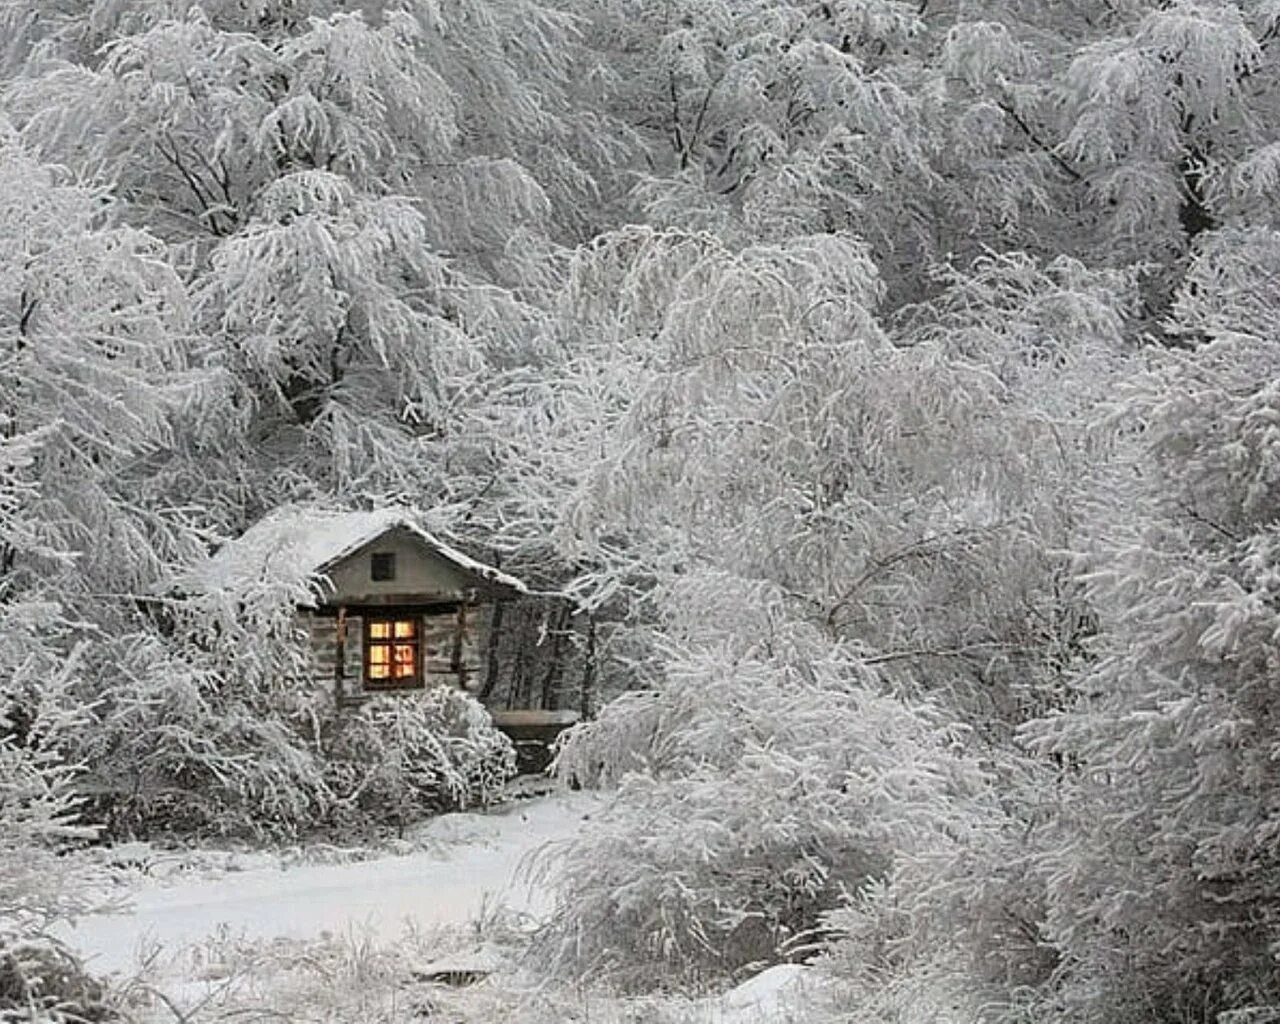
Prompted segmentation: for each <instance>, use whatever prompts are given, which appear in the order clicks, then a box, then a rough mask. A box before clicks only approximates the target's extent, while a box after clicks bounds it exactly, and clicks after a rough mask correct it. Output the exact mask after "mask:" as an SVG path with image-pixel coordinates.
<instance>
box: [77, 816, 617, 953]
mask: <svg viewBox="0 0 1280 1024" xmlns="http://www.w3.org/2000/svg"><path fill="white" fill-rule="evenodd" d="M597 799H598V798H595V797H593V796H591V795H589V794H584V793H574V794H564V795H555V796H544V797H539V798H537V799H534V800H527V801H521V802H518V803H513V804H510V805H508V806H506V807H503V808H500V809H498V810H496V811H493V812H490V813H486V814H449V815H444V816H442V817H440V818H437V819H435V820H434V821H431V822H429V823H427V824H426V825H425V826H423V827H422V828H421V829H420V830H418V831H417V832H415V833H414V834H412V835H411V836H410V837H409V841H408V842H407V844H406V845H407V846H408V847H410V848H412V849H414V852H411V853H405V854H401V855H394V854H387V855H384V856H378V857H375V858H372V859H365V860H358V861H355V862H351V863H341V864H323V863H321V864H315V863H309V864H308V863H302V864H298V863H293V864H290V863H289V861H288V859H281V858H278V857H275V858H273V857H271V856H260V857H256V858H241V859H240V860H235V859H232V860H231V861H230V862H229V863H227V864H226V865H225V866H224V867H223V868H222V871H221V872H216V873H215V874H214V876H213V877H208V876H207V875H204V874H202V873H201V874H198V875H197V877H184V876H183V875H182V874H178V873H176V871H175V870H174V868H173V865H172V863H168V864H166V863H164V862H163V861H161V862H159V863H158V864H157V867H158V868H163V869H164V870H157V871H155V872H153V873H151V874H141V875H138V876H137V877H136V878H135V879H134V882H133V885H132V887H131V888H132V889H133V891H132V892H131V893H129V895H128V899H129V906H128V907H127V908H126V909H125V910H124V912H122V913H118V914H109V915H96V916H92V917H86V918H82V919H81V920H80V921H78V922H77V923H76V925H75V926H74V928H72V929H69V930H68V932H67V933H66V934H65V938H66V939H67V941H68V943H69V944H70V945H72V946H73V947H75V948H77V949H78V950H79V951H80V952H81V953H82V954H83V955H84V956H85V957H86V958H87V959H88V963H89V966H90V967H91V968H92V969H93V970H95V971H97V972H99V973H111V972H128V971H130V970H133V969H134V968H135V967H136V966H137V965H138V963H139V962H140V960H142V959H145V958H147V956H148V955H149V954H150V953H151V952H152V951H153V950H155V949H163V950H164V951H165V953H166V954H167V955H169V956H174V957H176V956H180V955H181V953H182V952H183V950H184V949H189V948H190V947H192V946H195V945H197V944H200V943H202V942H203V941H204V940H206V939H208V938H209V937H211V936H217V937H218V938H219V939H220V940H226V939H228V938H230V939H233V940H236V939H244V940H249V941H253V940H269V939H274V938H290V939H313V938H321V937H324V936H325V935H326V934H328V935H338V936H342V935H360V936H363V937H368V938H372V939H374V940H376V941H391V940H394V939H396V938H399V937H401V936H402V935H403V934H404V933H405V931H406V929H431V928H437V927H441V926H455V925H457V926H462V925H467V924H469V923H472V922H474V921H476V920H477V919H479V918H481V917H482V916H483V915H485V914H491V913H494V912H495V911H496V910H497V909H498V908H500V907H504V906H505V907H506V908H508V909H509V910H510V911H514V912H517V913H524V914H529V915H532V916H535V917H536V916H538V915H540V914H542V913H544V912H545V911H546V910H547V909H548V906H549V903H548V897H547V894H546V893H544V892H541V891H539V890H537V889H536V888H533V887H531V886H530V885H529V884H528V883H527V882H525V881H523V880H522V879H521V878H520V872H519V868H520V866H521V864H522V863H523V862H524V861H525V859H526V858H527V857H528V856H529V854H531V853H532V852H533V851H535V850H537V849H539V848H540V847H542V846H543V845H545V844H546V843H547V842H548V841H550V840H553V839H560V838H565V837H567V836H570V835H572V834H573V833H574V831H575V830H576V829H577V827H578V826H579V825H580V824H581V823H582V821H583V818H584V815H588V814H590V812H591V809H592V808H593V807H594V806H595V805H596V802H597ZM246 860H247V862H248V863H247V866H246V864H245V861H246Z"/></svg>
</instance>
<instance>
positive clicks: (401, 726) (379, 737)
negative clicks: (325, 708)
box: [324, 688, 515, 826]
mask: <svg viewBox="0 0 1280 1024" xmlns="http://www.w3.org/2000/svg"><path fill="white" fill-rule="evenodd" d="M327 732H328V735H327V736H326V737H325V740H324V773H325V782H326V785H327V787H328V789H329V791H330V794H331V798H332V800H333V808H332V810H331V811H330V813H331V814H332V815H333V816H334V818H335V819H337V820H339V821H346V822H350V823H352V824H359V823H362V822H370V821H376V822H379V823H383V822H385V823H388V824H396V825H401V826H403V825H406V824H409V823H411V822H413V821H416V820H418V819H420V818H422V817H424V816H426V815H428V814H431V813H434V812H438V811H443V810H458V809H462V808H466V807H484V806H487V805H489V804H494V803H498V802H499V801H501V800H502V798H503V794H504V790H505V786H506V783H507V780H508V779H510V778H511V776H512V775H514V774H515V749H514V748H513V747H512V745H511V741H510V740H509V739H507V737H506V736H504V735H503V734H502V733H500V732H498V731H497V729H495V728H494V727H493V723H492V722H491V721H490V720H489V716H488V714H487V713H486V712H485V710H484V708H483V707H481V706H480V705H479V704H477V703H476V702H475V700H474V699H473V698H472V697H470V696H468V695H467V694H464V693H459V692H457V691H456V690H448V689H444V688H436V689H434V690H429V691H428V692H427V693H425V694H423V695H422V696H421V697H420V698H419V697H411V698H404V697H391V698H381V699H377V700H374V701H370V702H367V703H365V704H363V705H361V706H360V708H359V709H358V710H352V711H350V712H348V713H346V714H343V715H341V716H339V717H338V718H337V719H336V720H334V721H332V722H331V723H330V724H329V726H328V728H327Z"/></svg>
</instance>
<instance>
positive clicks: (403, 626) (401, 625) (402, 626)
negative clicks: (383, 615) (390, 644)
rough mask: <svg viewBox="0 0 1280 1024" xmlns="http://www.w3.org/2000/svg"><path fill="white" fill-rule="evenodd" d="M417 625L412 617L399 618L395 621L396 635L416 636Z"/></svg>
mask: <svg viewBox="0 0 1280 1024" xmlns="http://www.w3.org/2000/svg"><path fill="white" fill-rule="evenodd" d="M417 627H418V624H417V623H416V622H414V621H413V620H412V619H404V620H401V621H399V622H397V623H396V636H397V637H406V636H417V634H418V628H417Z"/></svg>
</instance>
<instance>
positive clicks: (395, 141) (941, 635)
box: [0, 0, 1280, 1021]
mask: <svg viewBox="0 0 1280 1024" xmlns="http://www.w3.org/2000/svg"><path fill="white" fill-rule="evenodd" d="M0 37H2V38H3V39H4V46H3V48H0V75H3V76H4V77H3V92H2V95H3V99H4V102H3V111H4V118H5V120H4V122H3V124H2V125H0V367H2V372H0V625H3V626H4V627H5V628H4V630H3V633H2V634H0V670H2V671H3V676H0V680H2V686H3V689H2V690H0V697H3V698H4V703H3V707H0V764H3V765H6V766H8V765H10V764H11V763H12V770H11V771H7V772H6V773H5V775H4V779H0V823H6V824H7V823H12V825H11V826H10V827H8V828H7V829H0V832H3V833H4V837H2V838H0V857H4V856H8V853H7V852H6V851H8V850H10V848H11V847H10V846H6V845H3V844H6V843H10V842H12V849H13V850H26V849H29V848H31V847H33V846H44V847H47V846H48V844H50V843H52V844H56V843H57V842H58V841H59V838H60V837H61V836H63V835H64V829H65V828H67V827H70V826H72V825H74V823H75V821H76V816H77V814H79V815H80V818H81V820H89V819H87V818H85V809H86V806H87V807H89V808H91V809H94V810H96V811H97V812H99V813H100V815H101V814H108V815H110V816H111V817H110V818H109V819H108V820H109V822H110V823H114V824H116V825H117V827H122V826H124V824H125V823H128V827H142V826H143V825H145V824H146V823H147V822H154V821H156V820H161V819H166V818H168V817H170V816H171V814H172V810H173V808H174V807H176V806H179V805H181V806H182V807H183V808H185V809H186V810H187V811H189V812H190V813H193V814H194V815H195V819H196V820H190V821H187V822H185V824H187V825H191V826H197V827H205V828H209V827H213V828H249V829H259V830H261V829H266V828H274V827H289V828H296V827H301V826H303V825H304V824H305V823H309V822H315V821H318V820H333V819H334V818H341V819H343V820H349V819H350V816H352V815H356V816H358V815H362V814H368V813H381V812H380V811H377V810H375V809H374V808H371V807H370V806H369V805H368V803H363V804H362V803H361V801H360V800H355V799H351V800H346V801H344V800H343V799H342V794H344V793H345V794H348V795H350V794H354V793H359V794H361V799H363V800H365V801H373V802H375V803H376V804H377V807H378V808H381V809H382V811H385V812H386V813H395V814H410V813H414V812H416V811H418V810H421V809H423V807H424V805H425V804H429V803H430V802H431V799H434V798H433V797H428V796H426V794H434V793H439V792H444V791H450V789H451V787H456V786H459V785H470V784H472V783H470V782H466V781H465V780H479V781H476V782H475V784H477V785H479V786H481V787H482V788H484V787H486V786H489V785H490V784H491V781H492V780H491V777H490V769H489V767H486V766H490V765H492V764H493V763H494V758H495V757H497V758H498V760H501V755H500V754H497V753H495V750H494V749H493V747H492V743H491V738H490V737H489V735H488V734H487V733H485V732H484V726H483V722H482V720H481V719H478V718H477V717H476V713H477V712H476V709H475V708H473V707H471V706H467V707H459V708H454V709H435V710H432V709H429V708H418V709H415V710H413V711H412V712H411V711H409V710H407V709H406V707H405V706H400V707H399V708H398V709H386V710H384V712H382V713H381V715H382V717H378V716H375V715H373V714H372V713H371V715H370V716H369V717H368V718H367V719H366V720H362V721H360V722H359V723H356V724H355V725H354V726H352V725H348V727H347V728H348V731H347V732H346V733H342V734H339V732H338V731H335V726H334V723H332V722H328V721H325V720H323V716H322V715H320V716H319V717H318V712H317V709H316V708H315V707H314V706H312V705H311V704H309V703H308V700H307V699H306V698H305V697H304V696H303V695H300V694H299V693H297V692H296V691H294V690H292V689H291V688H289V687H288V686H282V685H281V680H282V679H283V678H285V677H286V676H287V670H288V668H289V665H290V664H291V659H293V658H295V657H297V656H298V653H299V649H298V647H297V645H296V638H294V637H293V636H292V633H291V631H290V629H289V627H288V615H287V612H288V609H289V608H290V607H291V606H292V603H293V601H295V600H296V598H297V596H298V595H296V594H292V593H290V592H289V590H288V588H287V587H284V586H279V587H273V586H272V585H271V581H264V585H263V588H262V591H261V592H260V593H255V594H253V595H230V596H228V595H223V598H222V599H219V600H207V599H205V600H196V599H194V598H184V597H182V596H181V591H180V590H179V589H175V588H174V586H173V582H174V581H175V580H178V579H180V578H182V577H183V574H184V573H189V572H191V571H192V570H193V567H197V566H198V565H199V564H200V560H201V559H202V558H203V557H204V555H205V554H206V553H207V551H208V550H209V549H210V548H212V547H214V546H216V545H217V544H218V543H219V542H221V541H222V540H224V539H226V538H227V537H229V536H232V535H234V534H235V533H236V532H237V531H239V530H240V529H242V528H243V527H245V526H246V525H247V524H248V523H250V522H251V521H253V520H254V519H256V518H257V517H258V516H259V515H261V514H262V513H263V512H265V511H266V510H268V509H270V508H272V507H274V506H275V505H277V504H279V503H281V502H283V501H287V500H299V499H308V500H314V499H321V500H326V501H330V502H336V503H338V504H344V505H352V506H368V505H372V504H377V503H380V502H384V501H387V500H392V499H408V500H410V501H412V502H413V503H415V504H417V505H419V506H422V507H424V508H429V509H430V510H431V512H430V515H431V517H432V522H431V524H430V525H431V526H432V527H433V528H435V529H437V530H439V531H440V532H442V533H445V534H446V535H449V536H452V537H454V538H457V539H459V540H461V541H463V542H467V541H470V542H472V543H480V544H482V545H484V546H486V547H487V548H488V550H487V552H486V554H488V555H489V556H490V557H494V558H499V559H501V560H502V562H503V565H504V567H510V568H513V569H515V570H516V571H518V572H521V573H524V574H527V575H528V576H530V578H532V579H535V580H537V581H538V582H540V583H542V584H545V585H547V586H555V587H560V588H562V589H563V590H564V591H565V592H566V593H568V594H569V595H571V596H572V597H573V598H574V600H575V602H576V608H577V611H576V613H575V614H574V615H573V616H566V615H560V616H558V617H556V618H555V619H554V620H550V621H548V623H547V627H548V628H547V629H546V630H544V632H545V633H547V634H550V636H549V638H548V643H550V644H552V645H553V648H554V654H553V655H552V656H551V661H552V662H555V663H559V662H561V661H565V660H567V659H569V653H568V652H569V651H570V649H571V648H573V649H575V650H576V654H575V655H574V656H575V657H576V659H577V661H578V663H579V664H580V667H581V669H582V671H583V673H584V676H583V682H584V687H583V690H584V693H585V694H586V695H587V696H588V697H590V696H591V693H592V692H593V688H595V687H599V688H600V689H601V690H602V692H603V693H605V694H606V695H607V694H610V693H617V692H620V691H623V690H627V691H629V692H628V693H627V694H626V695H625V696H623V697H622V698H621V699H619V700H618V701H617V702H616V703H614V704H612V705H610V706H608V707H607V708H606V709H605V710H604V711H603V713H602V714H601V716H600V718H599V720H598V722H596V723H594V724H592V725H591V726H589V727H587V728H585V729H583V730H581V731H580V732H578V733H576V734H575V735H574V736H573V737H572V738H571V739H570V741H569V742H568V744H567V746H566V748H565V751H564V754H563V757H562V762H561V766H562V770H563V771H564V772H565V773H566V774H568V775H570V776H572V777H574V778H576V779H577V780H578V781H580V782H586V783H589V784H595V783H601V784H606V785H615V784H616V785H617V786H618V798H617V802H616V804H615V805H614V807H613V809H612V810H611V811H610V812H609V813H608V814H607V815H605V816H603V818H602V819H601V820H600V821H599V822H598V823H597V826H596V827H595V828H593V829H591V830H589V831H588V832H587V833H586V834H585V836H584V838H583V839H582V841H581V843H580V844H578V845H577V846H576V847H575V848H573V849H571V850H569V851H567V853H566V859H565V862H564V863H565V864H566V865H568V869H567V870H566V871H565V872H564V873H563V874H562V876H561V878H562V885H563V888H562V903H561V905H560V909H559V912H558V914H557V915H556V918H555V920H554V921H553V923H552V925H551V926H550V928H549V929H548V932H547V934H546V936H545V942H544V945H543V951H544V953H545V955H546V959H547V962H549V963H551V964H553V965H554V966H555V967H556V968H557V969H558V970H562V971H565V972H569V973H577V974H588V973H593V972H598V971H599V970H601V969H603V970H604V971H605V972H606V974H608V975H609V976H611V977H612V978H614V979H615V980H617V981H619V982H624V983H626V984H628V985H631V986H644V985H647V984H653V983H657V982H658V981H659V980H660V979H661V978H663V977H664V976H666V977H670V976H671V974H672V971H673V969H676V970H677V971H678V972H683V978H684V980H686V981H688V980H695V979H699V978H707V977H711V976H722V975H727V974H732V973H733V972H735V971H737V970H739V969H742V968H744V967H746V966H748V965H751V964H758V963H759V962H762V961H769V960H773V959H778V958H781V957H785V956H788V955H799V954H798V952H797V951H804V953H805V955H808V953H811V952H813V951H814V950H821V951H823V952H824V953H825V954H826V956H827V963H828V965H829V968H830V970H831V971H832V972H834V973H837V974H840V975H841V976H843V977H845V978H847V979H850V980H853V981H855V982H856V983H857V984H858V985H860V986H862V990H863V995H864V997H865V1001H864V1003H863V1005H864V1006H866V1007H868V1009H867V1011H866V1012H867V1013H871V1012H873V1011H872V1009H870V1008H872V1007H876V1008H879V1010H882V1011H883V1012H884V1013H886V1014H888V1013H891V1012H893V1007H894V1006H896V1005H898V1004H897V1003H896V1002H895V999H896V998H897V996H896V994H900V993H901V992H904V991H908V990H910V989H911V988H912V986H914V985H918V984H924V983H925V981H927V984H928V985H929V986H931V987H932V988H931V991H934V992H938V991H942V990H953V991H955V992H957V993H960V994H961V995H962V997H963V998H964V999H967V1000H969V1002H970V1003H971V1006H972V1010H973V1012H974V1013H975V1014H981V1015H984V1016H999V1015H1001V1014H1004V1013H1023V1012H1034V1013H1035V1014H1036V1015H1037V1016H1038V1017H1045V1018H1052V1019H1062V1020H1066V1019H1072V1020H1078V1019H1090V1020H1094V1019H1096V1020H1107V1021H1114V1020H1118V1019H1130V1018H1134V1019H1136V1018H1138V1017H1150V1016H1157V1015H1158V1016H1170V1015H1176V1016H1179V1017H1188V1018H1194V1019H1196V1020H1207V1019H1209V1018H1212V1017H1215V1016H1216V1015H1219V1014H1221V1013H1226V1012H1240V1013H1246V1012H1247V1013H1251V1014H1256V1013H1265V1014H1270V1013H1272V1012H1273V1010H1274V1007H1276V1006H1280V977H1278V976H1277V971H1276V968H1275V962H1274V955H1273V947H1274V944H1275V943H1276V942H1277V941H1280V934H1277V923H1276V919H1275V904H1276V901H1277V898H1278V895H1277V893H1276V892H1275V891H1274V890H1275V886H1274V879H1273V876H1274V874H1275V863H1274V860H1275V857H1274V846H1275V843H1274V833H1275V816H1276V806H1275V799H1274V796H1273V794H1274V790H1275V785H1274V783H1275V779H1274V774H1275V772H1274V763H1275V758H1274V756H1273V752H1274V751H1273V748H1274V746H1275V739H1274V733H1275V722H1274V720H1273V712H1272V711H1271V708H1272V705H1273V704H1274V701H1273V700H1272V694H1271V689H1272V688H1273V687H1272V678H1273V677H1274V675H1275V657H1274V648H1275V636H1276V631H1275V623H1274V622H1273V621H1272V620H1273V618H1274V614H1273V613H1274V609H1273V605H1274V604H1275V600H1274V598H1275V594H1274V590H1275V588H1276V582H1275V577H1276V572H1275V568H1274V566H1275V562H1276V559H1275V557H1274V551H1273V548H1274V547H1275V545H1274V544H1273V542H1272V540H1273V534H1274V532H1275V521H1276V494H1275V490H1276V487H1277V479H1278V478H1277V474H1276V471H1275V461H1276V455H1275V453H1274V449H1275V446H1276V444H1277V440H1276V438H1277V437H1278V436H1280V435H1278V434H1277V432H1276V426H1275V424H1276V423H1277V422H1280V405H1278V404H1277V397H1276V394H1275V388H1274V387H1273V385H1272V380H1273V378H1274V376H1275V373H1276V370H1277V368H1278V367H1277V365H1276V358H1275V349H1276V338H1275V326H1274V323H1275V311H1276V308H1277V302H1278V301H1280V295H1277V294H1276V288H1275V275H1276V272H1277V270H1278V269H1280V255H1278V254H1280V244H1278V243H1277V240H1276V235H1275V229H1276V215H1275V213H1274V209H1275V199H1276V192H1277V190H1280V171H1278V170H1277V168H1278V167H1280V163H1278V157H1280V149H1277V144H1276V143H1275V141H1274V140H1275V138H1276V137H1277V134H1278V133H1280V109H1277V89H1278V87H1280V75H1278V72H1280V66H1278V65H1277V52H1278V51H1280V38H1278V37H1280V7H1278V6H1277V5H1276V4H1274V3H1271V2H1266V0H1234V2H1225V0H1175V2H1156V0H1120V2H1115V0H1096V2H1095V0H1080V2H1074V3H1070V4H1064V3H1049V2H1045V3H1021V4H1007V3H986V2H982V0H976V2H971V3H966V4H939V3H930V2H928V0H925V2H923V3H918V2H914V0H913V2H910V3H908V2H903V0H828V2H816V3H815V2H808V0H805V2H802V0H465V2H464V0H436V2H427V0H401V2H378V3H361V4H353V3H338V2H330V0H252V2H230V0H200V2H195V0H58V2H55V3H49V2H35V0H0ZM524 618H527V619H528V620H529V623H530V627H529V628H530V633H531V636H535V637H536V635H537V633H538V629H537V622H536V617H534V616H524V617H523V618H522V621H523V619H524ZM555 678H556V677H555V674H554V672H548V673H546V674H545V679H544V684H545V685H544V686H543V689H545V690H547V692H551V691H552V690H553V689H554V687H553V686H552V681H553V680H554V679H555ZM232 681H234V683H235V685H230V684H231V683H232ZM496 683H497V681H495V684H496ZM521 685H523V686H527V685H528V681H526V683H524V684H521ZM433 716H434V717H433ZM392 719H394V721H393V720H392ZM428 719H431V721H430V722H429V721H428ZM445 719H447V720H449V721H450V722H453V723H455V724H456V723H463V724H464V725H465V728H463V735H464V736H465V737H468V738H467V739H466V741H465V742H463V743H462V747H463V748H465V749H466V750H468V751H471V752H473V753H474V754H475V756H476V758H477V759H478V760H476V761H474V762H472V761H468V760H466V758H464V759H463V762H465V763H463V762H460V763H452V762H448V758H447V757H445V755H444V754H443V753H442V752H443V751H444V749H445V747H442V746H440V745H439V742H440V731H441V729H443V728H445V727H444V726H443V725H442V724H441V722H443V721H444V720H445ZM449 728H453V727H452V726H451V727H449ZM468 730H470V731H468ZM446 731H447V730H446ZM375 738H376V740H377V741H378V742H381V743H386V744H387V747H386V748H379V753H378V754H377V756H376V757H375V758H372V759H366V760H364V761H362V760H361V757H360V756H359V754H358V752H359V751H362V750H363V751H366V752H367V751H368V749H369V748H370V746H371V744H372V745H374V746H376V745H377V744H376V743H374V740H375ZM446 746H447V744H446ZM423 750H430V751H434V753H432V754H429V755H428V757H427V760H429V761H432V762H433V763H437V762H438V763H440V764H446V763H447V764H448V768H447V770H445V771H443V773H442V774H438V775H435V776H432V778H431V779H416V780H415V778H413V777H412V776H414V773H415V771H416V768H415V766H416V765H418V764H419V763H420V756H421V755H420V752H421V751H423ZM467 756H470V755H467ZM5 780H15V781H13V782H12V783H10V782H7V781H5ZM24 780H25V781H24ZM33 786H35V787H36V789H34V790H33V789H32V788H31V787H33ZM6 787H11V788H12V793H13V795H12V796H10V795H9V794H10V788H6ZM414 787H417V788H416V789H414ZM411 792H412V793H417V794H418V797H421V798H422V799H419V798H418V797H414V798H412V799H410V798H408V797H407V796H406V794H408V793H411ZM35 793H38V796H36V795H33V794H35ZM77 794H79V795H80V796H81V797H84V796H90V797H92V800H93V802H92V803H91V804H89V805H83V804H76V803H75V800H76V796H77ZM424 801H425V803H424ZM99 820H101V817H99ZM9 837H13V838H12V841H11V840H10V838H9ZM20 884H21V885H22V886H23V887H24V891H26V889H27V888H30V887H29V886H28V884H27V883H25V882H21V883H20ZM32 891H33V892H34V890H32ZM34 898H36V897H34V896H33V899H34ZM49 905H50V906H52V905H51V904H49Z"/></svg>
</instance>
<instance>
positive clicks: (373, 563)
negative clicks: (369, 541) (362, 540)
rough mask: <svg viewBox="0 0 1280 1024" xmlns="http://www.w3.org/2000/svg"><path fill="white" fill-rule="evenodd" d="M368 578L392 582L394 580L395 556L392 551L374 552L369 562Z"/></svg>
mask: <svg viewBox="0 0 1280 1024" xmlns="http://www.w3.org/2000/svg"><path fill="white" fill-rule="evenodd" d="M369 578H370V579H372V580H393V579H395V578H396V555H395V552H394V551H376V552H374V554H373V557H372V558H370V560H369Z"/></svg>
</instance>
